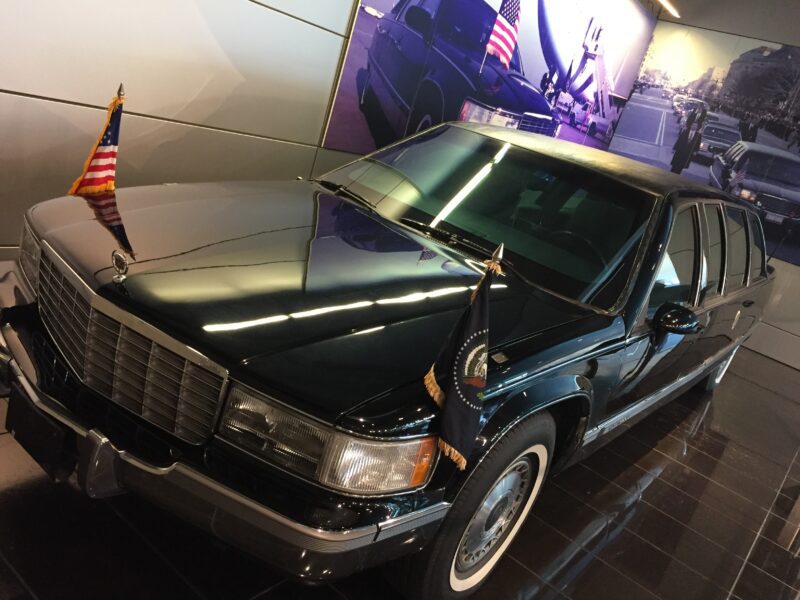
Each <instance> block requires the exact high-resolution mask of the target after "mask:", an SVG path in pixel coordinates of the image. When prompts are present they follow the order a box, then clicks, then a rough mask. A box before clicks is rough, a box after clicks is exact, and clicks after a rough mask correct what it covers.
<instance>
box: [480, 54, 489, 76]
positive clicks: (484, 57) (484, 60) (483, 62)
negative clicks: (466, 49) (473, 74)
mask: <svg viewBox="0 0 800 600" xmlns="http://www.w3.org/2000/svg"><path fill="white" fill-rule="evenodd" d="M487 54H489V50H488V49H487V50H484V51H483V60H482V61H481V68H480V69H478V75H483V65H484V64H485V63H486V55H487Z"/></svg>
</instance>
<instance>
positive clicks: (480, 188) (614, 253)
mask: <svg viewBox="0 0 800 600" xmlns="http://www.w3.org/2000/svg"><path fill="white" fill-rule="evenodd" d="M325 179H326V180H329V181H331V182H332V183H335V184H337V185H343V186H344V187H345V188H346V189H347V190H349V191H352V192H354V193H356V194H358V195H360V196H362V197H363V198H365V199H366V200H367V201H369V202H370V203H371V204H373V205H374V206H375V208H376V210H377V211H378V212H379V213H381V215H383V216H384V217H386V218H388V219H391V220H393V221H396V222H401V223H404V224H406V225H408V226H411V227H414V226H415V225H414V222H416V223H417V225H416V226H417V227H418V228H419V225H424V226H425V227H434V228H436V229H439V230H441V231H443V232H452V233H454V234H457V235H459V236H461V237H462V238H465V239H467V240H468V241H470V242H473V243H475V244H477V245H479V246H480V247H481V248H483V249H485V250H486V251H487V252H491V251H492V250H493V249H494V248H495V247H496V246H497V245H499V244H500V243H504V244H505V248H506V256H507V261H506V262H507V263H509V264H510V265H511V266H513V267H514V268H515V269H516V270H517V271H518V272H519V273H520V274H522V276H523V277H525V278H526V279H528V280H529V281H531V282H532V283H534V284H537V285H540V286H542V287H544V288H547V289H550V290H552V291H554V292H556V293H558V294H561V295H563V296H566V297H568V298H572V299H575V300H578V301H580V302H584V303H587V304H592V305H594V306H598V307H600V308H604V309H608V308H611V307H613V306H615V305H616V303H617V301H618V299H619V298H620V295H621V294H622V292H623V291H624V290H625V289H627V283H628V282H629V281H630V279H631V275H632V271H633V266H634V264H635V259H636V256H637V253H638V252H639V250H640V246H641V241H642V239H643V237H644V232H645V230H646V228H647V224H648V223H649V218H650V215H651V213H652V211H653V207H654V206H655V198H654V197H652V196H650V195H648V194H646V193H644V192H641V191H639V190H636V189H632V188H630V187H628V186H626V185H624V184H620V183H618V182H616V181H614V180H611V179H608V178H606V177H604V176H602V175H600V174H598V173H596V172H594V171H591V170H589V169H586V168H584V167H582V166H580V165H577V164H574V163H571V162H568V161H564V160H558V159H553V158H550V157H548V156H545V155H542V154H538V153H536V152H532V151H530V150H526V149H523V148H520V147H517V146H513V145H511V144H510V143H505V142H502V141H500V140H497V139H495V138H491V137H487V136H484V135H481V134H478V133H476V132H474V131H469V130H467V129H465V128H462V127H458V126H442V127H437V128H435V129H433V130H431V131H430V132H429V133H425V134H423V135H420V136H416V137H414V138H412V139H410V140H406V141H404V142H401V143H399V144H396V145H395V146H392V147H389V148H387V149H384V150H381V151H378V152H376V153H374V154H372V155H370V156H369V157H367V158H365V159H362V160H360V161H357V162H355V163H352V164H350V165H347V166H345V167H342V168H340V169H338V170H336V171H333V172H331V173H329V174H327V175H326V176H325Z"/></svg>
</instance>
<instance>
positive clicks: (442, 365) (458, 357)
mask: <svg viewBox="0 0 800 600" xmlns="http://www.w3.org/2000/svg"><path fill="white" fill-rule="evenodd" d="M502 253H503V246H502V245H501V246H500V247H499V248H498V249H497V250H496V251H495V253H494V256H493V257H492V260H488V261H486V263H485V264H486V272H485V273H484V275H483V277H482V278H481V280H480V282H479V283H478V285H477V286H476V288H475V291H474V292H473V294H472V297H471V299H470V304H469V306H468V307H467V308H466V310H465V311H464V313H463V314H462V315H461V318H460V319H459V320H458V322H457V323H456V326H455V327H454V328H453V331H452V332H451V333H450V336H449V337H448V339H447V341H446V342H445V344H444V346H443V347H442V350H441V351H440V353H439V356H438V358H437V359H436V362H435V363H434V364H433V366H432V367H431V368H430V371H428V373H427V374H426V375H425V378H424V380H423V382H424V384H425V389H426V390H427V391H428V394H429V395H430V396H431V398H433V401H434V402H436V404H438V405H439V408H440V409H441V417H440V428H439V449H440V450H441V451H442V452H443V453H444V455H445V456H447V457H448V458H450V459H451V460H452V461H453V462H455V463H456V466H457V467H458V468H459V469H460V470H462V471H463V470H464V469H466V467H467V457H468V456H469V455H470V453H471V452H472V447H473V446H474V444H475V438H476V436H477V435H478V431H479V430H480V418H481V409H482V408H483V389H484V388H485V387H486V373H487V370H488V360H489V290H490V289H491V287H492V278H493V276H494V275H501V274H502V271H501V269H500V259H501V258H502Z"/></svg>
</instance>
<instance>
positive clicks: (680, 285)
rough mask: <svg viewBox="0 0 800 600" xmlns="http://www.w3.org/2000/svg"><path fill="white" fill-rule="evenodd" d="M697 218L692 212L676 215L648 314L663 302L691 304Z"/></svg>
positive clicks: (652, 293) (684, 211) (683, 211)
mask: <svg viewBox="0 0 800 600" xmlns="http://www.w3.org/2000/svg"><path fill="white" fill-rule="evenodd" d="M696 231H697V216H696V210H695V209H694V208H687V209H684V210H682V211H681V212H679V213H678V216H677V217H675V223H674V224H673V226H672V233H671V234H670V238H669V244H668V245H667V250H666V252H665V253H664V258H663V259H662V261H661V266H660V267H659V269H658V273H657V274H656V280H655V283H654V284H653V291H652V292H651V293H650V302H649V305H648V307H649V311H648V312H649V313H650V314H652V313H654V312H655V311H656V309H658V307H660V306H661V305H662V304H664V303H666V302H675V303H678V304H691V300H692V283H693V282H694V275H695V265H696V264H697V261H696V260H695V257H696V256H697V233H696Z"/></svg>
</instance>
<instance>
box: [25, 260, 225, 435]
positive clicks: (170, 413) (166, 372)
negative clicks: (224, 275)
mask: <svg viewBox="0 0 800 600" xmlns="http://www.w3.org/2000/svg"><path fill="white" fill-rule="evenodd" d="M39 314H40V315H41V317H42V321H43V322H44V324H45V326H46V327H47V330H48V331H49V332H50V335H51V336H52V338H53V341H54V342H55V343H56V345H57V346H58V348H59V349H60V350H61V352H62V354H64V357H65V359H66V360H67V362H68V363H69V365H70V367H71V368H72V369H73V370H74V371H75V373H76V374H77V375H78V376H79V377H80V378H81V379H82V380H83V383H84V384H85V385H86V386H88V387H90V388H92V389H93V390H94V391H96V392H98V393H99V394H101V395H103V396H105V397H106V398H109V399H110V400H111V401H112V402H114V403H115V404H118V405H119V406H123V407H125V408H126V409H128V410H130V411H131V412H133V413H135V414H137V415H140V416H141V417H142V418H144V419H145V420H147V421H149V422H151V423H153V424H155V425H158V426H159V427H161V428H162V429H165V430H166V431H169V432H170V433H173V434H175V435H176V436H178V437H179V438H181V439H183V440H185V441H187V442H190V443H199V442H202V441H203V440H205V439H206V438H208V436H209V435H210V434H211V430H212V428H213V427H214V421H215V418H216V414H217V408H218V406H219V402H220V395H221V393H222V387H223V384H224V378H223V377H221V376H220V375H218V374H216V373H213V372H211V371H209V370H208V369H205V368H204V367H202V366H200V365H198V364H196V363H194V362H192V361H190V360H188V359H186V358H184V357H182V356H180V355H178V354H176V353H175V352H172V351H171V350H169V349H167V348H165V347H164V346H162V345H160V344H158V343H156V342H154V341H153V340H151V339H149V338H148V337H147V336H145V335H142V334H141V333H139V332H137V331H134V330H133V329H131V328H129V327H127V326H126V325H124V324H122V323H120V322H119V321H117V320H115V319H113V318H111V317H109V316H107V315H105V314H103V313H101V312H99V311H98V310H97V309H95V308H92V307H90V305H89V303H88V302H87V301H86V299H84V298H83V296H81V295H80V294H79V293H78V290H77V289H76V288H75V286H73V285H72V284H71V283H70V282H69V281H68V280H67V279H66V277H65V276H64V275H63V274H61V273H60V272H59V271H58V269H57V268H56V267H55V265H54V264H53V262H52V261H51V260H50V259H49V258H47V257H46V256H45V255H42V258H41V261H40V275H39Z"/></svg>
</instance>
